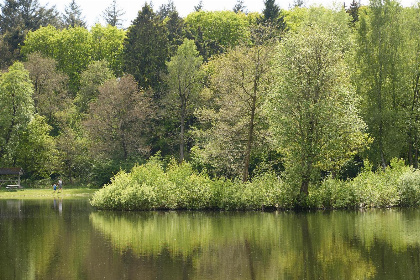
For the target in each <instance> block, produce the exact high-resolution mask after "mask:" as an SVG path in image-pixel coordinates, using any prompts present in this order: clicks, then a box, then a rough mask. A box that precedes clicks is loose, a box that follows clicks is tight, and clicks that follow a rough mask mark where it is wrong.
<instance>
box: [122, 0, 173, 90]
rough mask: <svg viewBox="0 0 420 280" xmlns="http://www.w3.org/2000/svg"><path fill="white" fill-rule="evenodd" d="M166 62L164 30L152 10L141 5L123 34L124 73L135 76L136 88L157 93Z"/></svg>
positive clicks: (167, 48)
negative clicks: (137, 85)
mask: <svg viewBox="0 0 420 280" xmlns="http://www.w3.org/2000/svg"><path fill="white" fill-rule="evenodd" d="M168 59H169V47H168V31H167V28H166V26H165V25H164V24H163V22H162V21H161V20H160V19H159V17H158V16H157V15H156V14H155V13H154V12H153V10H152V8H151V7H150V6H149V5H148V4H145V6H144V7H143V8H142V10H141V11H139V13H138V16H137V18H136V19H135V20H134V21H133V24H132V25H131V26H130V28H129V29H128V32H127V39H126V40H125V44H124V64H125V71H126V72H127V73H129V74H132V75H133V76H134V77H135V79H136V80H137V82H138V83H139V86H140V87H142V88H145V89H147V88H149V87H151V88H152V89H154V90H155V92H156V91H157V92H158V91H159V90H160V86H161V84H162V79H161V74H162V73H164V72H166V66H165V62H166V61H167V60H168Z"/></svg>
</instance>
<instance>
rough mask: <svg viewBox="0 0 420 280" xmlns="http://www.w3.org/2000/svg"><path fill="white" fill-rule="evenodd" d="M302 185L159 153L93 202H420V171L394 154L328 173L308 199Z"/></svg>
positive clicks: (116, 205)
mask: <svg viewBox="0 0 420 280" xmlns="http://www.w3.org/2000/svg"><path fill="white" fill-rule="evenodd" d="M298 197H299V187H297V186H293V185H292V184H290V183H286V182H285V181H283V180H282V179H281V178H279V177H277V176H275V175H274V174H270V173H267V174H264V175H261V176H259V177H255V178H253V180H252V182H246V183H243V182H241V181H239V180H237V181H235V180H234V181H232V180H227V179H223V178H216V179H211V178H209V177H208V176H207V175H206V174H205V173H197V172H195V171H194V170H193V168H192V167H191V165H190V164H188V163H184V164H182V165H178V164H176V163H175V162H173V163H172V164H169V166H167V167H165V168H164V164H163V163H162V162H161V161H159V159H152V160H150V161H149V162H148V163H146V164H144V165H140V166H136V167H134V168H133V169H132V170H131V172H130V173H126V172H120V173H118V174H117V175H116V176H115V177H114V178H113V179H112V182H111V183H110V184H108V185H106V186H105V187H104V188H102V189H100V190H98V191H97V192H95V194H94V195H93V197H92V199H91V204H92V205H93V206H95V207H97V208H99V209H110V210H158V209H164V210H166V209H193V210H206V209H215V210H216V209H221V210H260V209H264V208H265V209H267V208H275V209H279V208H281V209H291V208H295V207H302V206H303V207H306V208H310V209H355V208H376V207H378V208H380V207H395V206H404V207H411V206H419V205H420V171H419V170H414V169H412V168H411V167H408V166H405V165H404V162H403V161H398V160H394V161H393V162H392V163H391V166H390V167H388V168H386V169H385V170H382V169H380V170H377V171H372V166H369V164H368V163H366V164H365V168H364V170H363V171H362V172H361V173H360V174H359V175H358V176H357V177H356V178H354V179H352V180H347V181H341V180H337V179H333V178H326V179H325V180H324V181H323V182H321V183H320V184H318V185H312V186H310V192H309V195H308V197H307V198H306V199H305V200H304V204H305V205H301V204H300V205H297V201H300V202H301V201H302V200H301V199H300V198H299V199H298Z"/></svg>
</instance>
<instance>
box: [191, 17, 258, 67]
mask: <svg viewBox="0 0 420 280" xmlns="http://www.w3.org/2000/svg"><path fill="white" fill-rule="evenodd" d="M185 25H186V29H187V30H188V32H189V34H190V36H188V38H190V39H194V40H195V42H196V45H197V47H198V51H199V52H200V55H201V56H202V57H203V59H204V60H205V61H207V60H208V59H209V58H210V57H212V56H214V55H217V54H221V53H223V52H225V51H227V50H228V49H229V48H234V47H235V46H238V45H239V44H240V43H242V42H244V41H246V40H248V39H249V36H250V31H249V26H250V20H249V18H248V16H247V15H245V14H243V13H239V14H236V13H235V12H233V11H216V12H204V11H200V12H194V13H191V14H189V15H188V16H187V17H186V18H185Z"/></svg>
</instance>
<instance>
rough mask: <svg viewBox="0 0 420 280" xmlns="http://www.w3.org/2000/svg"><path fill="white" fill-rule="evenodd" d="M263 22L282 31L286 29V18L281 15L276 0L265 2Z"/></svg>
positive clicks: (266, 0)
mask: <svg viewBox="0 0 420 280" xmlns="http://www.w3.org/2000/svg"><path fill="white" fill-rule="evenodd" d="M264 6H265V7H264V10H263V17H262V22H263V23H264V24H265V25H272V26H274V27H275V28H276V29H278V30H280V31H284V30H285V29H286V23H285V22H284V16H283V15H282V14H281V10H280V7H279V6H278V5H277V4H276V3H275V0H265V1H264Z"/></svg>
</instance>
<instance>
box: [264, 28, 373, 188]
mask: <svg viewBox="0 0 420 280" xmlns="http://www.w3.org/2000/svg"><path fill="white" fill-rule="evenodd" d="M345 55H346V53H343V44H342V40H341V38H339V37H338V35H337V34H336V33H333V32H332V30H331V29H329V28H326V27H325V26H323V25H316V24H313V25H309V26H306V27H301V29H300V30H299V32H297V33H289V34H288V35H287V36H285V38H284V39H283V41H282V43H281V46H280V48H279V54H278V58H277V65H278V67H277V68H276V71H277V72H276V73H277V77H278V78H277V84H276V86H275V88H274V90H273V95H272V99H271V100H270V102H269V103H267V108H268V110H269V112H270V121H271V128H272V132H273V134H274V137H275V141H276V142H277V145H278V148H279V150H280V151H281V152H282V154H283V155H284V157H285V159H284V160H285V168H286V173H287V174H288V179H290V183H291V184H293V185H296V187H300V191H301V193H302V194H307V193H308V185H309V183H316V182H317V181H318V180H319V179H320V175H321V171H332V172H335V171H337V170H338V169H339V168H340V167H341V166H342V165H343V164H345V163H346V162H347V161H348V160H349V159H351V158H352V157H353V156H354V155H355V154H356V153H357V152H358V151H361V150H363V149H364V147H366V145H367V144H368V143H369V138H368V135H367V134H366V133H365V132H364V130H365V129H366V125H365V123H364V121H363V120H362V119H361V117H360V116H359V109H358V102H359V100H358V97H357V96H356V92H355V90H354V88H353V87H352V86H351V83H350V79H349V72H348V67H347V65H346V60H345Z"/></svg>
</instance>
